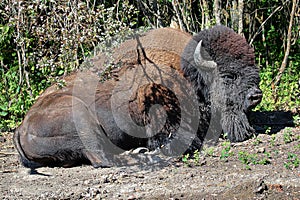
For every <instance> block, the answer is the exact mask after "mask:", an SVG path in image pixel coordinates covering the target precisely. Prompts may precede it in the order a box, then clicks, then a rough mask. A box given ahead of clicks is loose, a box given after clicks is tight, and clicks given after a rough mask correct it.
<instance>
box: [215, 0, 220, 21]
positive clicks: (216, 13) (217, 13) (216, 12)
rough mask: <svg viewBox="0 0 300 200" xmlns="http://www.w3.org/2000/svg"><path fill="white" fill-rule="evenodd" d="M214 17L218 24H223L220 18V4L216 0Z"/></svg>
mask: <svg viewBox="0 0 300 200" xmlns="http://www.w3.org/2000/svg"><path fill="white" fill-rule="evenodd" d="M214 16H215V19H216V24H217V25H220V24H221V17H220V2H219V0H214Z"/></svg>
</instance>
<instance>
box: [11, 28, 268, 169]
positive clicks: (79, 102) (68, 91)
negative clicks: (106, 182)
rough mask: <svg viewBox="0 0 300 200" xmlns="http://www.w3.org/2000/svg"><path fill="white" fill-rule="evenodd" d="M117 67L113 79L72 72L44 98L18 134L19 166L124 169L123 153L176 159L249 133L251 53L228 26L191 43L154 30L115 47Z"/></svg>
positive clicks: (254, 77)
mask: <svg viewBox="0 0 300 200" xmlns="http://www.w3.org/2000/svg"><path fill="white" fill-rule="evenodd" d="M104 61H105V59H104ZM104 61H103V59H102V58H100V59H94V60H93V61H92V62H93V65H94V66H95V68H98V69H99V68H100V67H102V66H105V63H106V62H104ZM113 63H114V65H116V66H120V68H119V69H118V70H115V71H113V72H112V77H114V78H113V79H111V80H107V81H104V82H99V81H98V80H99V77H97V75H96V74H95V73H92V72H87V71H84V72H77V73H74V74H72V75H70V76H68V77H67V78H66V79H65V80H66V85H65V86H64V87H63V88H61V89H56V88H55V86H51V87H50V88H48V89H47V90H46V91H45V92H44V94H42V95H41V97H40V98H39V99H38V100H37V102H36V103H35V104H34V105H33V106H32V108H31V109H30V110H29V112H28V113H27V115H26V116H25V118H24V120H23V122H22V124H21V125H20V127H18V128H17V129H16V131H15V134H14V143H15V146H16V148H17V150H18V152H19V154H20V156H21V161H22V163H23V165H24V166H26V167H30V168H36V167H40V166H63V167H71V166H75V165H78V164H83V163H91V164H92V165H93V166H94V167H106V166H112V165H124V164H128V163H129V162H130V158H128V157H126V156H125V155H120V154H121V153H122V152H124V151H125V150H130V149H133V148H137V147H147V148H149V149H150V150H155V149H160V150H161V152H163V153H164V154H165V155H168V156H177V155H180V154H182V153H184V152H186V151H192V150H195V149H200V148H201V146H202V144H203V141H204V140H205V139H207V138H208V139H216V137H219V135H220V133H221V131H223V132H224V133H226V134H227V135H228V138H229V139H230V140H231V141H233V142H237V141H243V140H245V139H246V138H248V137H250V135H251V134H253V132H254V131H253V129H252V128H251V126H250V125H249V122H248V119H247V115H246V114H247V112H248V111H249V110H250V109H252V108H254V107H255V106H256V105H257V104H258V103H259V102H260V100H261V97H262V93H261V91H260V89H259V87H258V84H259V74H258V69H257V67H256V66H255V64H254V52H253V49H252V48H251V47H250V46H249V45H248V44H247V43H246V40H245V39H244V38H243V37H242V36H240V35H238V34H236V33H235V32H234V31H233V30H231V29H229V28H226V27H224V26H216V27H214V28H212V29H209V30H203V31H201V32H200V33H198V34H197V35H196V36H194V37H191V36H190V35H189V34H187V33H183V32H180V31H178V30H174V29H169V28H164V29H157V30H153V31H150V32H148V33H146V34H145V35H142V36H138V37H136V38H134V39H132V40H129V41H126V42H124V43H123V44H121V46H120V47H119V48H117V49H115V53H114V55H113Z"/></svg>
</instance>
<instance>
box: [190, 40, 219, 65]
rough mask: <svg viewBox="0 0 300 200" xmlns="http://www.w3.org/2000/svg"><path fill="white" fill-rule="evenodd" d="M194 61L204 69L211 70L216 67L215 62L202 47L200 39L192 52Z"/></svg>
mask: <svg viewBox="0 0 300 200" xmlns="http://www.w3.org/2000/svg"><path fill="white" fill-rule="evenodd" d="M194 61H195V63H196V66H197V67H199V68H201V69H204V70H206V71H207V70H209V71H210V70H213V69H215V68H216V67H217V63H216V62H215V61H213V60H212V58H211V57H210V55H209V54H208V53H207V52H206V51H205V49H204V48H203V47H202V40H200V42H199V43H198V45H197V47H196V49H195V52H194Z"/></svg>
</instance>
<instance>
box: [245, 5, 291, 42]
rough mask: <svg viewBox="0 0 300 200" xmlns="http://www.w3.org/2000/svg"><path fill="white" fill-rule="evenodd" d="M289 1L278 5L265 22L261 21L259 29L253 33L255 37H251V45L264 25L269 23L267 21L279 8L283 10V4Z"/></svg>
mask: <svg viewBox="0 0 300 200" xmlns="http://www.w3.org/2000/svg"><path fill="white" fill-rule="evenodd" d="M287 2H289V0H286V1H285V2H284V3H283V4H282V5H281V6H278V7H277V8H276V9H275V10H274V11H273V12H272V13H271V14H270V15H269V16H268V17H267V19H266V20H265V21H264V22H263V23H261V25H260V27H259V28H258V29H257V31H256V33H255V34H254V35H253V37H252V38H251V40H250V42H249V44H250V45H252V43H253V41H254V39H255V38H256V36H257V35H258V34H260V32H261V30H262V27H263V26H264V25H265V23H267V21H268V20H269V19H270V18H271V17H272V16H273V15H274V14H275V13H276V12H277V11H279V10H281V9H282V8H283V6H284V5H285V4H286V3H287Z"/></svg>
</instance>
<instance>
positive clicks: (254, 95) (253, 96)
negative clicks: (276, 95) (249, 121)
mask: <svg viewBox="0 0 300 200" xmlns="http://www.w3.org/2000/svg"><path fill="white" fill-rule="evenodd" d="M262 96H263V95H262V91H261V90H260V89H254V90H252V91H250V92H249V93H248V94H247V104H248V105H247V107H248V109H247V110H250V109H252V108H254V107H255V106H256V105H258V104H259V103H260V102H261V100H262Z"/></svg>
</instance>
